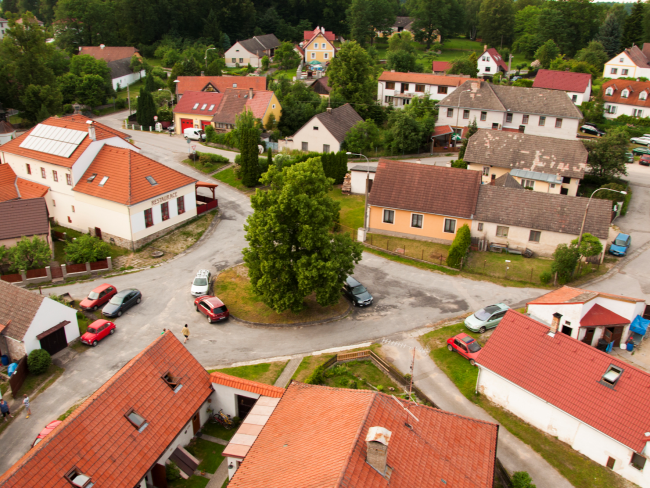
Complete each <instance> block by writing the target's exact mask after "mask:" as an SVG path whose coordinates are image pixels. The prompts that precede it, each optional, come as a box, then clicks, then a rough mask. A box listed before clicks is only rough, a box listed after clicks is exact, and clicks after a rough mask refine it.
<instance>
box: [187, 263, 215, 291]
mask: <svg viewBox="0 0 650 488" xmlns="http://www.w3.org/2000/svg"><path fill="white" fill-rule="evenodd" d="M211 279H212V275H211V274H210V271H208V270H207V269H200V270H199V271H198V273H196V277H195V278H194V281H192V288H191V289H190V293H191V294H192V296H195V297H200V296H203V295H208V292H209V291H210V280H211Z"/></svg>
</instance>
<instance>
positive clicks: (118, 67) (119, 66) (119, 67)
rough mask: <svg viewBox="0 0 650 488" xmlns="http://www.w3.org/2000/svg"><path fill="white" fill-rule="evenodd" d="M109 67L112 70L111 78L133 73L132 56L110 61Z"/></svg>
mask: <svg viewBox="0 0 650 488" xmlns="http://www.w3.org/2000/svg"><path fill="white" fill-rule="evenodd" d="M108 67H109V69H110V70H111V80H114V79H116V78H121V77H122V76H126V75H130V74H133V71H132V70H131V58H124V59H118V60H117V61H111V62H110V63H108Z"/></svg>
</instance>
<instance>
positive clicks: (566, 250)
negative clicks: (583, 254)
mask: <svg viewBox="0 0 650 488" xmlns="http://www.w3.org/2000/svg"><path fill="white" fill-rule="evenodd" d="M579 257H580V254H579V253H578V250H577V249H576V248H575V247H569V246H567V245H566V244H559V245H558V246H557V247H556V248H555V252H554V253H553V264H552V265H551V271H552V272H553V273H557V280H558V282H559V283H560V284H561V285H564V284H565V283H567V282H568V281H569V280H570V279H571V276H572V275H573V271H574V270H575V269H576V265H577V264H578V258H579Z"/></svg>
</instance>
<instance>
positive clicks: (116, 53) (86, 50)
mask: <svg viewBox="0 0 650 488" xmlns="http://www.w3.org/2000/svg"><path fill="white" fill-rule="evenodd" d="M137 52H138V50H137V49H136V48H134V47H132V46H129V47H127V46H123V47H122V46H120V47H112V46H104V48H103V49H102V47H101V46H81V51H79V54H88V55H90V56H92V57H93V58H95V59H103V60H104V61H106V62H107V63H110V62H111V61H117V60H118V59H125V58H128V59H131V58H132V57H133V55H134V54H136V53H137Z"/></svg>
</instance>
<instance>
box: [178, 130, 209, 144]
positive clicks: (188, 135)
mask: <svg viewBox="0 0 650 488" xmlns="http://www.w3.org/2000/svg"><path fill="white" fill-rule="evenodd" d="M183 137H185V139H192V140H193V141H199V140H201V141H205V133H204V132H203V131H202V130H201V129H185V130H184V131H183Z"/></svg>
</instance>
